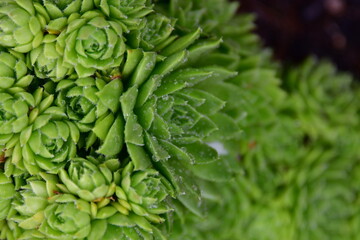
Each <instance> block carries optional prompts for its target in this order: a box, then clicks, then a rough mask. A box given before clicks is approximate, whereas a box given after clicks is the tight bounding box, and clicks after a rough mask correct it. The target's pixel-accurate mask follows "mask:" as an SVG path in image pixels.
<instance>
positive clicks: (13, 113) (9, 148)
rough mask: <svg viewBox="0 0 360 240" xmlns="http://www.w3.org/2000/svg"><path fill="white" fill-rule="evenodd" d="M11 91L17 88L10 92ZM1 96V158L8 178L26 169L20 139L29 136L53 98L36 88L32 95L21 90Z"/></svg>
mask: <svg viewBox="0 0 360 240" xmlns="http://www.w3.org/2000/svg"><path fill="white" fill-rule="evenodd" d="M13 89H17V88H12V89H11V90H13ZM11 90H9V91H11ZM20 90H21V89H20ZM1 95H2V98H3V99H4V102H3V103H2V105H1V106H2V110H1V112H2V116H3V119H2V123H3V125H2V126H3V127H4V128H3V131H4V132H3V134H1V142H0V145H1V147H2V148H3V152H4V153H3V156H2V157H3V158H4V160H3V162H5V164H4V171H5V173H6V175H8V176H10V175H11V174H15V175H19V174H22V173H23V171H24V170H25V169H26V167H25V165H24V162H23V157H22V156H23V155H22V146H23V142H20V138H22V139H23V140H24V139H25V138H27V137H28V136H29V133H30V132H29V131H31V128H32V125H33V124H34V121H35V119H36V118H37V116H38V115H39V114H40V113H43V112H44V111H45V110H46V109H47V108H48V107H49V106H50V105H51V103H52V102H53V96H52V95H48V94H46V93H45V94H44V90H43V89H42V88H38V89H37V90H35V91H34V93H33V94H30V93H28V92H24V91H23V90H22V91H19V92H16V93H15V94H13V95H10V94H8V93H1ZM10 132H11V133H10ZM31 173H33V172H32V171H31Z"/></svg>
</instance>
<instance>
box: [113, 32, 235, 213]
mask: <svg viewBox="0 0 360 240" xmlns="http://www.w3.org/2000/svg"><path fill="white" fill-rule="evenodd" d="M199 36H200V30H197V31H195V32H193V33H190V34H187V35H185V36H183V37H179V38H177V39H176V40H174V41H173V42H172V43H171V44H170V45H168V46H167V47H166V48H164V49H163V50H162V51H161V53H162V54H163V55H165V56H167V57H163V56H157V54H156V53H154V52H145V53H142V52H141V51H140V50H129V51H128V55H127V61H126V63H125V65H124V68H123V75H124V79H127V80H128V90H127V91H126V92H125V93H124V94H123V95H122V96H121V98H120V102H121V106H122V111H123V115H124V119H125V130H124V134H125V135H124V136H125V143H126V147H127V151H128V153H129V155H130V158H131V159H132V161H133V163H134V169H135V170H142V169H146V168H148V167H149V166H151V165H153V166H155V168H156V169H157V170H159V171H160V172H161V173H162V174H163V175H164V176H165V177H166V178H167V179H168V180H169V181H170V182H171V183H172V184H173V185H174V187H175V189H176V191H177V192H178V196H177V197H178V199H179V200H180V201H182V203H183V204H185V205H186V206H187V207H189V208H190V209H192V210H193V211H194V212H195V213H196V214H199V215H201V213H200V212H201V210H199V209H198V207H199V206H201V200H200V199H201V197H200V191H199V189H198V188H197V187H196V184H195V183H194V181H191V180H190V179H194V178H202V179H206V180H210V181H226V180H229V179H230V178H231V173H229V168H228V167H227V163H226V162H225V161H224V159H223V158H222V157H220V156H219V154H218V152H217V151H216V150H215V149H214V148H212V147H211V146H210V145H209V142H210V141H211V138H210V137H214V136H218V135H219V134H220V133H223V135H224V136H226V137H225V138H231V137H233V136H234V135H236V134H238V133H239V132H240V130H239V128H238V126H237V125H236V123H235V122H234V120H233V119H231V117H229V116H228V115H226V114H224V113H220V112H219V111H220V110H221V109H222V108H223V107H224V105H225V103H224V102H223V101H222V100H220V99H219V98H217V97H215V96H214V95H213V94H210V93H209V92H207V91H204V90H201V89H199V88H198V87H197V86H198V85H199V84H200V83H201V82H205V81H208V82H212V81H215V82H218V81H222V80H224V79H226V78H228V77H229V76H233V75H236V73H234V72H229V71H227V70H225V69H223V68H218V67H204V68H198V69H193V68H189V67H186V62H187V60H188V61H191V59H192V58H193V57H196V56H197V54H198V53H199V48H198V47H194V48H192V45H191V44H192V43H193V42H194V41H195V40H196V39H197V38H198V37H199ZM190 45H191V46H190ZM188 46H190V47H189V48H190V49H191V50H189V52H187V51H186V50H184V48H187V47H188ZM216 46H217V45H216V44H212V45H211V47H213V48H214V47H216ZM211 47H210V48H211ZM200 48H201V51H207V49H209V46H208V45H207V44H205V45H204V44H202V45H201V47H200ZM201 51H200V52H201ZM157 57H159V58H160V61H157ZM224 123H226V124H224ZM225 138H224V139H225ZM221 141H222V140H221ZM225 172H226V173H225ZM180 192H189V194H186V195H180V194H179V193H180Z"/></svg>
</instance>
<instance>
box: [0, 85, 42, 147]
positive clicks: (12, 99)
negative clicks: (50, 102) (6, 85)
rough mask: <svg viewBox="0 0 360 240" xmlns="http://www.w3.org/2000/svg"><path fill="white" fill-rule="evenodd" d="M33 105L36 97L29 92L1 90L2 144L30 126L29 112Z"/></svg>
mask: <svg viewBox="0 0 360 240" xmlns="http://www.w3.org/2000/svg"><path fill="white" fill-rule="evenodd" d="M33 107H35V99H34V97H33V96H32V95H31V94H30V93H28V92H17V93H15V94H9V93H5V92H0V146H2V145H6V144H7V143H8V142H9V141H10V139H11V138H12V137H13V136H14V134H18V133H20V132H21V131H22V130H24V129H25V128H26V127H27V126H28V124H29V116H28V114H29V112H30V110H31V109H32V108H33Z"/></svg>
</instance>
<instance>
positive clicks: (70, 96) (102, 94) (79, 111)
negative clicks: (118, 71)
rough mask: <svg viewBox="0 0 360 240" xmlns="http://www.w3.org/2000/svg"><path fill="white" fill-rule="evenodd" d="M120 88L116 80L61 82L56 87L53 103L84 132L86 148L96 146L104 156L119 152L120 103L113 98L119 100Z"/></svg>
mask: <svg viewBox="0 0 360 240" xmlns="http://www.w3.org/2000/svg"><path fill="white" fill-rule="evenodd" d="M122 89H123V85H122V82H121V81H120V79H118V78H115V79H112V80H108V81H105V80H103V79H102V78H101V77H97V78H95V79H94V78H91V77H87V78H79V79H77V80H75V81H73V80H67V79H65V80H62V81H60V82H59V83H58V84H57V87H56V92H57V97H56V100H55V103H56V104H57V105H58V106H59V107H61V108H62V110H63V111H64V112H65V113H66V115H67V117H68V118H69V120H70V121H71V122H73V123H74V124H76V125H77V127H78V128H79V130H80V131H81V132H84V133H85V136H86V148H87V149H88V148H90V147H92V146H95V145H96V146H98V147H96V149H95V150H96V151H97V152H98V153H101V154H104V155H107V156H113V155H116V154H118V153H119V152H120V151H121V149H122V144H123V137H122V135H123V119H122V117H121V116H120V115H119V108H120V103H119V101H116V100H114V99H119V97H120V95H121V93H122ZM97 141H100V143H99V144H97ZM94 144H95V145H94Z"/></svg>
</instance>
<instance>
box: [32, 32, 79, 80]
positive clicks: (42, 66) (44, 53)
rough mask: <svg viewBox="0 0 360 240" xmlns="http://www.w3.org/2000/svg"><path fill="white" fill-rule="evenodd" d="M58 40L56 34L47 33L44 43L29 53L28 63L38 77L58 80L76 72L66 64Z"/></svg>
mask: <svg viewBox="0 0 360 240" xmlns="http://www.w3.org/2000/svg"><path fill="white" fill-rule="evenodd" d="M56 40H57V36H56V35H52V34H48V35H46V36H45V37H44V39H43V42H42V44H41V45H40V46H39V47H37V48H35V49H33V50H31V52H30V54H28V55H27V65H28V67H29V68H30V69H33V71H34V72H35V75H36V76H37V77H38V78H41V79H46V78H50V79H51V80H53V81H55V82H57V81H60V80H61V79H64V78H65V77H68V76H69V75H71V74H72V73H73V72H74V69H73V68H72V67H66V66H65V64H64V58H63V56H62V55H61V52H59V51H58V50H57V49H56Z"/></svg>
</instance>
